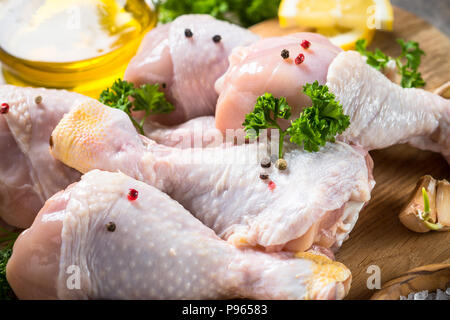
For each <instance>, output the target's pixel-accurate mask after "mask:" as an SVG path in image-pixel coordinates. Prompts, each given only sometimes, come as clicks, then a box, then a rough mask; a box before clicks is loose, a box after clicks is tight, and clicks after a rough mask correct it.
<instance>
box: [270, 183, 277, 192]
mask: <svg viewBox="0 0 450 320" xmlns="http://www.w3.org/2000/svg"><path fill="white" fill-rule="evenodd" d="M276 187H277V185H276V184H275V182H273V181H270V182H269V189H270V191H273V190H275V188H276Z"/></svg>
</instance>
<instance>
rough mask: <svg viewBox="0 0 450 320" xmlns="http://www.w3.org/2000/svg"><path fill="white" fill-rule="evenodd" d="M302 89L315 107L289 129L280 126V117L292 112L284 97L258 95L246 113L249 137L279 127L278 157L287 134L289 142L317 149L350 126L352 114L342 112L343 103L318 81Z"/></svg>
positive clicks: (245, 127)
mask: <svg viewBox="0 0 450 320" xmlns="http://www.w3.org/2000/svg"><path fill="white" fill-rule="evenodd" d="M303 92H304V93H305V94H306V95H308V96H309V97H310V98H311V100H312V106H311V107H309V108H306V109H304V110H303V112H302V113H301V114H300V117H299V118H298V119H297V120H295V121H292V122H291V126H290V127H288V128H287V129H286V130H283V129H281V127H280V126H279V125H278V123H277V120H278V119H285V120H287V119H289V118H290V117H291V114H292V111H291V107H290V106H289V105H288V104H287V102H286V99H285V98H275V97H274V96H273V95H272V94H269V93H266V94H264V95H263V96H261V97H259V98H258V100H257V102H256V105H255V108H254V110H253V112H251V113H249V114H247V115H246V116H245V121H244V123H243V124H242V125H243V126H244V129H245V131H246V132H247V138H257V137H259V135H260V131H261V130H263V129H270V128H274V129H278V130H279V134H280V141H279V150H278V156H279V158H280V159H281V158H282V157H283V141H284V137H285V136H286V135H289V136H290V141H291V142H293V143H295V144H297V145H299V146H303V147H304V149H305V150H306V151H309V152H317V151H319V149H320V147H321V146H324V145H325V144H326V143H327V142H328V141H330V142H334V141H335V137H336V135H337V134H341V133H343V132H344V131H345V130H346V129H347V128H348V126H349V125H350V117H349V116H346V115H345V114H344V112H343V108H342V105H340V104H339V102H338V101H336V98H335V96H334V94H332V93H331V92H329V91H328V87H327V86H325V85H319V82H318V81H315V82H314V83H313V84H306V85H305V86H304V87H303Z"/></svg>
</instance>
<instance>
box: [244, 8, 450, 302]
mask: <svg viewBox="0 0 450 320" xmlns="http://www.w3.org/2000/svg"><path fill="white" fill-rule="evenodd" d="M394 14H395V23H394V32H392V33H388V32H377V34H376V35H375V38H374V41H373V43H372V45H371V46H370V49H374V48H380V49H381V50H382V51H383V52H385V53H387V54H388V55H391V56H398V55H399V54H400V51H401V49H400V48H399V46H398V45H397V43H396V39H398V38H403V39H405V40H414V41H418V42H419V43H420V46H421V48H422V49H423V50H424V51H425V52H426V54H427V55H426V57H424V59H423V62H422V65H421V69H420V71H421V72H422V75H423V78H424V79H425V81H427V86H426V89H427V90H430V91H434V90H435V89H436V88H438V87H439V86H441V85H442V84H444V83H445V82H447V81H449V80H450V40H449V39H448V38H447V37H446V36H445V35H444V34H442V33H441V32H440V31H438V30H437V29H436V28H434V27H433V26H431V25H430V24H429V23H428V22H426V21H424V20H422V19H421V18H418V17H417V16H415V15H413V14H412V13H409V12H407V11H405V10H402V9H399V8H395V12H394ZM251 29H252V31H254V32H256V33H258V34H260V35H261V36H264V37H270V36H280V35H284V34H289V33H293V32H299V31H307V30H306V29H302V28H290V29H281V28H280V27H279V26H278V22H277V21H276V20H271V21H266V22H263V23H260V24H258V25H256V26H254V27H252V28H251ZM371 155H372V157H373V159H374V162H375V168H374V176H375V181H376V182H377V185H376V187H375V189H374V191H373V192H372V200H371V201H370V203H369V205H368V206H367V207H366V208H364V209H363V210H362V212H361V214H360V218H359V220H358V222H357V224H356V226H355V228H354V230H353V231H352V233H351V234H350V238H349V240H347V241H346V242H345V243H344V245H343V246H342V248H341V249H340V250H339V252H338V253H337V255H336V259H337V260H338V261H340V262H342V263H344V264H345V265H346V266H347V267H348V268H350V270H351V271H352V274H353V282H352V288H351V289H350V293H349V295H348V297H347V298H348V299H368V298H370V297H371V296H372V295H373V294H374V291H373V290H369V289H368V288H367V285H366V283H367V278H368V277H369V276H370V274H368V273H367V268H368V267H369V266H371V265H377V266H379V267H380V269H381V282H382V283H385V282H387V281H389V280H391V279H392V278H395V277H398V276H400V275H401V274H402V273H405V272H407V271H408V270H410V269H412V268H415V267H419V266H422V265H427V264H433V263H450V232H430V233H427V234H418V233H414V232H411V231H409V230H407V229H406V228H405V227H404V226H403V225H402V224H401V223H400V221H399V219H398V214H399V212H400V209H401V208H402V206H403V205H404V204H405V202H406V201H407V197H408V196H409V194H410V193H411V192H412V190H413V189H414V186H415V185H416V182H417V181H418V179H419V178H420V177H421V176H423V175H426V174H430V175H432V176H433V177H435V178H439V179H442V178H446V179H450V167H449V165H448V164H447V162H446V161H445V160H444V158H443V157H442V156H441V155H439V154H435V153H432V152H425V151H419V150H416V149H414V148H412V147H409V146H406V145H401V146H395V147H392V148H389V149H386V150H379V151H374V152H371Z"/></svg>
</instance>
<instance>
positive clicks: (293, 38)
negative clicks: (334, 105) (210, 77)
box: [216, 33, 450, 162]
mask: <svg viewBox="0 0 450 320" xmlns="http://www.w3.org/2000/svg"><path fill="white" fill-rule="evenodd" d="M304 39H306V40H309V41H310V42H311V46H310V47H309V48H308V49H303V48H302V47H301V46H300V43H301V41H302V40H304ZM283 49H287V50H289V51H290V55H291V58H292V59H295V56H296V55H297V54H298V53H299V52H302V53H303V54H304V55H305V60H304V62H303V63H302V64H300V65H296V64H295V63H294V62H293V61H292V59H287V60H284V59H282V57H281V56H280V54H281V51H282V50H283ZM315 80H318V81H319V83H320V84H326V85H327V86H328V87H329V89H330V91H331V92H332V93H334V94H335V96H336V99H337V100H338V101H339V102H340V103H341V104H342V105H343V108H344V113H345V114H347V115H349V116H350V118H351V125H350V127H349V128H348V129H347V130H346V131H345V132H344V134H343V135H342V136H341V137H339V139H341V140H343V141H345V142H347V143H351V144H356V145H359V146H361V147H362V148H364V149H365V150H373V149H380V148H386V147H389V146H392V145H395V144H399V143H410V144H411V145H413V146H416V147H418V148H421V149H425V150H432V151H435V152H440V153H442V154H443V156H444V157H445V158H446V159H447V161H449V162H450V101H449V100H446V99H444V98H442V97H440V96H437V95H434V94H432V93H430V92H427V91H425V90H422V89H404V88H402V87H400V86H399V85H397V84H395V83H393V82H392V81H391V80H389V79H388V78H387V77H386V76H385V75H383V74H382V73H381V72H379V71H377V70H376V69H374V68H372V67H371V66H369V65H368V64H367V63H366V62H365V58H364V57H362V56H361V55H360V54H359V53H357V52H355V51H348V52H342V51H341V50H340V49H338V48H336V47H335V46H333V45H332V44H331V43H330V42H329V41H328V40H327V39H326V38H324V37H322V36H319V35H315V34H310V33H298V34H293V35H289V36H285V37H278V38H270V39H264V40H261V41H259V42H257V43H255V44H253V45H250V46H249V47H246V48H238V49H236V50H235V51H233V54H232V55H231V57H230V67H229V69H228V71H227V72H226V73H225V74H224V76H223V77H222V78H220V79H219V80H218V81H217V83H216V90H217V92H218V93H219V101H218V104H217V109H216V127H217V128H218V129H220V130H221V131H223V132H225V130H226V129H237V128H241V127H242V123H243V122H244V119H245V115H246V114H247V113H250V112H251V111H252V110H253V108H254V105H255V103H256V99H257V97H258V96H260V95H263V94H264V93H265V92H269V93H273V94H274V95H275V96H277V97H282V96H284V97H287V101H288V103H289V104H290V105H291V106H292V107H293V108H294V110H295V112H294V113H293V116H292V118H294V119H295V118H296V117H297V116H298V113H299V112H300V111H301V110H302V109H303V108H305V107H308V106H310V105H311V101H310V99H309V97H307V96H305V95H304V94H303V93H302V92H301V91H302V86H303V85H304V84H305V83H313V82H314V81H315Z"/></svg>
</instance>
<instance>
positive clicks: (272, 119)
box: [242, 93, 292, 158]
mask: <svg viewBox="0 0 450 320" xmlns="http://www.w3.org/2000/svg"><path fill="white" fill-rule="evenodd" d="M291 114H292V112H291V107H290V106H289V105H288V104H287V101H286V98H275V97H274V96H273V95H272V94H270V93H265V94H264V95H262V96H260V97H259V98H258V99H257V101H256V105H255V109H254V110H253V112H251V113H249V114H247V115H246V116H245V121H244V123H243V124H242V125H243V126H244V127H245V131H246V132H247V138H250V139H254V138H257V137H259V135H260V133H261V132H260V131H261V130H264V129H270V128H274V129H278V130H279V133H280V136H279V139H280V141H279V150H278V152H279V157H280V158H282V154H283V141H284V137H285V136H286V134H287V132H286V131H285V130H283V129H281V127H280V126H279V125H278V123H277V121H278V119H285V120H287V119H289V118H290V117H291Z"/></svg>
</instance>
